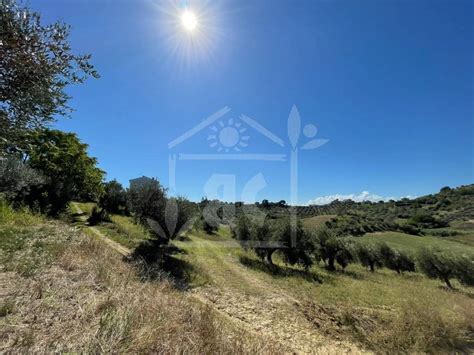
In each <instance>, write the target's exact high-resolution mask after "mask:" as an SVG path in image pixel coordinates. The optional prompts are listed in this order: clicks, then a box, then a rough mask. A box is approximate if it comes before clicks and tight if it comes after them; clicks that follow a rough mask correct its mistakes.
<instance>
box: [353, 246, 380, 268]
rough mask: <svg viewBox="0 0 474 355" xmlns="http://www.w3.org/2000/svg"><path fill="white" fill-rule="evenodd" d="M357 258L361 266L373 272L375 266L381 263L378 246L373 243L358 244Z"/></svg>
mask: <svg viewBox="0 0 474 355" xmlns="http://www.w3.org/2000/svg"><path fill="white" fill-rule="evenodd" d="M357 258H358V259H359V261H360V263H361V264H362V265H363V266H366V267H368V268H369V269H370V271H372V272H374V271H375V268H376V267H381V266H382V265H383V256H382V254H381V252H380V246H379V245H377V244H375V243H367V244H360V245H358V247H357Z"/></svg>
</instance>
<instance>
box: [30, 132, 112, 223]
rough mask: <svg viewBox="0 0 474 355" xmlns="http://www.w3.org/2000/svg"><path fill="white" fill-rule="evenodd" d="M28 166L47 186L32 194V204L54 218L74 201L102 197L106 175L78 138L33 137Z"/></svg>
mask: <svg viewBox="0 0 474 355" xmlns="http://www.w3.org/2000/svg"><path fill="white" fill-rule="evenodd" d="M28 164H29V166H30V167H31V168H33V169H35V170H37V171H39V172H40V173H41V174H42V175H43V176H44V177H45V178H46V179H47V182H46V183H45V184H43V185H42V186H41V188H40V189H37V190H36V191H35V192H34V193H32V194H30V195H29V197H28V199H29V203H30V204H32V205H34V204H38V207H39V208H40V209H41V210H42V211H43V212H46V213H48V214H50V215H57V214H59V213H60V212H62V211H64V210H65V209H66V207H67V205H68V203H69V202H70V201H72V200H73V199H96V198H98V197H99V196H100V195H101V194H102V189H103V186H102V179H103V177H104V172H103V171H102V170H100V169H99V168H98V167H97V159H96V158H93V157H90V156H89V155H88V154H87V144H84V143H82V142H81V141H80V140H79V138H78V137H77V135H76V134H74V133H65V132H61V131H58V130H49V129H45V130H40V131H36V132H34V134H32V136H31V145H30V149H29V151H28Z"/></svg>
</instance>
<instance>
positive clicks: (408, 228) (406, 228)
mask: <svg viewBox="0 0 474 355" xmlns="http://www.w3.org/2000/svg"><path fill="white" fill-rule="evenodd" d="M398 230H399V231H400V232H402V233H406V234H411V235H421V234H422V231H421V229H420V228H418V227H416V226H414V225H411V224H401V225H399V226H398Z"/></svg>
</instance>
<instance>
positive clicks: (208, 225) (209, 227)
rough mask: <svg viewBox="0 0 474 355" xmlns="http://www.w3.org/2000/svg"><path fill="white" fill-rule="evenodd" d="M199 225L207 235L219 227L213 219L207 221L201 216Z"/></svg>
mask: <svg viewBox="0 0 474 355" xmlns="http://www.w3.org/2000/svg"><path fill="white" fill-rule="evenodd" d="M201 226H202V229H203V230H204V232H206V233H207V234H209V235H210V234H214V233H215V232H217V230H218V229H219V226H218V224H217V223H216V222H215V221H209V220H208V219H206V218H201Z"/></svg>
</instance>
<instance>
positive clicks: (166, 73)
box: [31, 0, 474, 203]
mask: <svg viewBox="0 0 474 355" xmlns="http://www.w3.org/2000/svg"><path fill="white" fill-rule="evenodd" d="M187 3H188V5H189V8H190V9H192V10H193V11H195V12H196V14H197V17H198V27H197V28H198V29H199V31H197V32H195V33H193V34H190V33H188V32H186V31H185V30H184V29H183V28H182V26H180V24H179V15H180V14H181V12H182V9H181V8H180V6H181V5H182V4H183V1H182V0H180V1H151V0H133V1H132V0H127V1H124V0H114V1H106V0H95V1H92V0H70V1H62V0H45V1H31V6H32V7H33V8H34V9H35V10H38V11H39V12H41V13H42V15H43V20H44V21H45V22H51V21H54V20H58V19H59V20H63V21H65V22H67V23H69V24H71V25H72V34H71V42H72V46H73V49H74V50H75V51H76V52H79V53H81V52H85V53H92V55H93V58H92V62H93V64H94V65H95V66H96V68H97V69H98V71H99V72H100V74H101V76H102V77H101V79H99V80H90V81H88V82H87V83H86V84H85V85H81V86H77V87H73V88H71V89H70V93H71V95H72V96H73V100H72V101H71V105H72V106H73V107H74V108H75V109H76V111H75V112H74V113H73V116H72V119H70V120H65V119H60V120H59V122H58V123H57V125H56V126H57V127H58V128H60V129H63V130H67V131H74V132H77V133H78V134H79V136H80V137H81V139H82V140H84V141H85V142H86V143H88V144H89V145H90V152H91V154H92V155H94V156H96V157H97V158H98V159H99V161H100V166H101V168H103V169H104V170H105V171H106V172H107V178H108V179H112V178H117V179H118V180H119V181H121V182H122V183H124V184H127V182H128V180H129V179H130V178H134V177H137V176H141V175H147V176H154V177H157V178H158V179H159V180H160V181H162V182H163V184H164V185H168V156H169V154H170V153H176V154H177V153H194V154H195V153H206V154H210V153H213V154H217V153H220V154H225V152H217V150H216V149H217V148H218V146H219V144H218V145H217V146H215V147H210V146H209V144H210V141H209V140H208V137H209V136H210V135H212V131H211V128H210V127H208V128H205V129H203V130H202V131H201V132H199V133H197V134H196V135H194V136H193V137H192V138H191V139H189V140H187V141H186V142H184V143H183V144H182V145H179V146H178V147H175V149H174V150H169V149H168V143H169V142H171V141H172V140H174V139H175V138H177V137H178V136H180V135H181V134H183V133H184V132H186V131H187V130H189V129H192V128H193V127H194V126H195V125H196V124H198V123H200V122H201V121H202V120H204V119H205V118H206V117H208V116H209V115H211V114H212V113H214V112H216V111H218V110H219V109H221V108H222V107H225V106H229V107H230V108H231V109H232V110H231V111H230V112H229V113H228V115H226V116H225V117H224V123H225V125H227V123H228V119H229V118H233V119H234V122H235V121H238V118H239V116H240V115H241V114H245V115H247V116H249V117H251V118H253V119H254V120H256V121H258V122H259V123H260V124H261V125H263V126H264V127H266V128H267V129H268V130H270V131H272V132H273V133H274V134H275V135H277V136H278V137H280V138H281V139H283V140H284V141H285V147H283V148H282V147H280V146H277V145H275V144H274V143H273V142H272V141H271V140H268V139H267V138H266V137H264V136H262V135H261V134H260V133H258V132H256V131H254V130H253V129H252V128H250V127H247V128H248V130H247V131H246V133H245V135H248V136H249V138H248V146H247V147H242V149H241V152H242V153H272V154H288V153H289V151H290V145H289V142H288V135H287V120H288V115H289V113H290V110H291V108H292V106H293V105H296V106H297V107H298V110H299V113H300V116H301V121H302V125H303V126H305V125H307V124H314V125H316V126H317V128H318V133H317V136H316V138H326V139H329V140H330V141H329V142H328V143H327V144H325V145H324V146H322V147H320V148H318V149H315V150H309V151H299V157H298V158H299V159H298V186H299V197H298V198H299V202H300V203H306V202H307V201H309V200H311V199H314V198H316V197H320V196H327V195H337V194H340V195H350V194H354V195H355V196H357V195H359V194H361V193H362V192H363V191H370V193H372V194H376V195H379V196H382V197H392V196H395V197H398V196H406V195H412V196H413V195H417V196H420V195H423V194H427V193H432V192H436V191H438V189H439V188H440V187H442V186H445V185H449V186H457V185H461V184H467V183H472V182H473V178H474V162H473V159H474V158H473V157H474V154H473V153H474V151H473V149H474V148H473V147H474V145H473V140H474V138H473V137H474V127H473V118H474V106H473V97H474V95H473V94H474V88H473V87H474V64H473V63H474V58H473V57H474V52H473V51H474V34H473V33H474V31H473V30H474V29H473V23H474V18H473V17H474V14H473V13H474V9H473V7H474V5H473V2H472V1H471V0H466V1H461V0H445V1H436V0H427V1H424V0H415V1H408V0H390V1H389V0H374V1H371V0H351V1H349V0H348V1H342V0H337V1H336V0H321V1H317V0H308V1H303V0H294V1H290V0H288V1H279V0H273V1H258V0H257V1H230V0H229V1H218V0H214V1H203V0H199V1H193V0H189V1H188V2H187ZM191 38H192V39H191ZM216 124H218V122H217V123H216ZM243 126H245V125H243ZM303 138H304V139H306V137H304V136H302V138H301V139H303ZM211 140H212V139H211ZM307 140H308V139H307ZM289 169H290V165H289V162H288V161H286V162H261V161H207V162H206V161H186V162H184V161H180V162H178V166H177V170H176V187H177V190H178V192H179V193H180V194H183V195H186V196H187V197H189V198H191V199H193V200H198V199H200V197H201V196H202V195H203V194H204V192H203V186H204V185H205V183H206V181H207V180H208V179H209V178H210V176H211V175H212V174H223V175H235V177H236V178H235V180H236V196H235V197H236V199H241V193H242V189H243V187H244V186H245V184H246V182H248V181H249V180H250V179H251V178H252V177H254V176H255V175H257V174H259V173H261V174H262V176H263V177H264V179H265V182H266V187H265V188H264V189H262V190H261V191H259V192H258V194H257V195H256V196H255V197H256V199H258V200H261V199H264V198H267V199H270V200H280V199H285V200H289V191H290V190H289V186H290V183H289V171H290V170H289ZM365 195H366V194H365Z"/></svg>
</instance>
